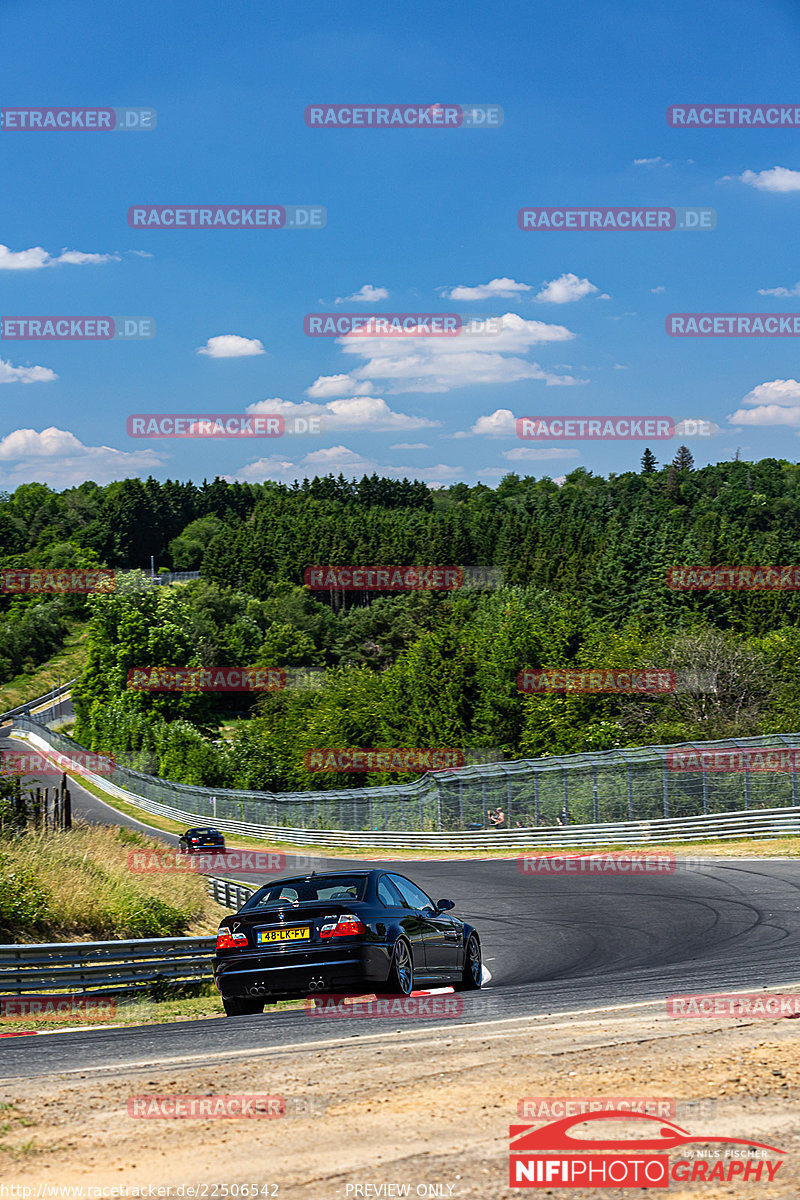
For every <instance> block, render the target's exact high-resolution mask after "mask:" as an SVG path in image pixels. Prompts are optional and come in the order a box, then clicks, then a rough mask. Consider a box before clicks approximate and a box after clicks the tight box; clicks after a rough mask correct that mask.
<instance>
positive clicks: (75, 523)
mask: <svg viewBox="0 0 800 1200" xmlns="http://www.w3.org/2000/svg"><path fill="white" fill-rule="evenodd" d="M151 555H152V556H153V557H154V559H155V563H156V565H157V567H160V568H168V569H171V570H175V571H199V572H200V576H201V577H200V578H199V579H197V580H193V581H191V582H189V583H183V584H175V585H172V586H168V587H163V588H156V587H153V586H151V585H150V584H148V583H147V582H146V580H145V579H143V578H142V576H141V575H140V574H137V572H140V571H142V570H144V571H146V572H147V573H149V569H150V557H151ZM329 563H330V564H341V565H407V564H410V565H431V564H434V565H436V564H440V565H442V564H445V565H451V564H452V565H460V566H480V567H484V568H488V567H491V568H493V569H494V571H495V572H496V584H495V586H492V587H465V588H463V589H460V590H455V591H450V592H432V591H422V590H420V591H410V592H402V593H381V592H357V591H351V592H342V591H337V592H312V591H310V590H309V589H308V588H306V587H304V585H303V575H304V570H305V569H306V568H307V567H310V566H314V565H321V564H329ZM715 564H724V565H743V564H763V565H767V564H771V565H781V566H786V565H791V564H800V466H798V465H797V464H793V463H790V462H786V461H780V460H777V459H765V460H762V461H760V462H752V463H750V462H740V461H734V462H725V463H719V464H716V465H713V466H708V467H704V468H702V469H694V466H693V463H692V459H691V454H690V453H689V452H688V451H687V450H685V449H684V448H682V449H681V451H679V452H678V454H677V455H676V457H675V460H674V461H673V462H672V463H670V464H667V465H663V466H661V465H659V464H658V463H657V462H656V461H655V459H654V456H653V455H652V454H651V453H650V452H649V451H647V452H645V454H644V455H643V457H642V460H641V463H639V464H637V465H636V469H635V470H632V471H630V472H627V473H625V474H621V475H612V476H610V477H608V478H603V477H600V476H595V475H593V474H592V473H591V472H589V471H586V470H584V469H578V470H575V471H573V472H571V473H570V474H569V475H567V476H566V478H565V479H564V481H563V482H561V483H560V484H559V483H556V482H553V481H552V480H550V479H546V478H545V479H538V480H537V479H533V478H530V477H526V478H521V477H519V476H518V475H515V474H510V475H507V476H506V477H505V478H504V479H503V480H502V482H501V483H499V484H498V485H497V487H495V488H490V487H487V486H484V485H477V486H468V485H466V484H456V485H455V486H452V487H449V488H444V489H438V490H430V489H429V488H428V487H427V486H426V485H425V484H423V483H420V482H416V481H415V482H411V481H408V480H402V481H397V480H392V479H381V478H378V477H377V476H372V477H367V476H365V477H364V478H362V479H361V480H360V481H356V480H352V481H348V480H346V479H344V478H343V477H342V476H339V477H338V478H333V477H327V478H316V479H313V480H310V481H309V480H306V481H304V482H303V483H302V484H296V485H294V486H285V485H281V484H277V483H265V484H244V483H228V482H225V481H224V480H221V479H216V480H214V482H213V483H203V484H202V485H200V486H196V485H194V484H192V483H179V482H176V481H169V480H168V481H167V482H165V483H159V482H158V481H156V480H155V479H152V478H151V479H147V480H140V479H127V480H122V481H119V482H116V483H112V484H109V485H108V486H106V487H100V486H98V485H96V484H93V483H84V484H82V485H80V486H79V487H75V488H69V489H66V490H65V491H62V492H56V491H53V490H51V489H49V488H47V487H45V486H44V485H42V484H25V485H22V486H21V487H19V488H17V490H16V491H15V492H14V493H13V494H12V495H6V496H2V497H0V565H1V566H2V567H6V568H8V567H12V568H19V567H64V566H93V565H104V566H108V567H112V568H115V569H116V570H117V571H118V572H120V574H119V575H118V586H117V589H116V591H115V592H113V593H112V594H110V595H103V596H81V595H72V596H55V597H54V596H47V595H45V596H37V597H33V596H12V595H8V594H5V595H1V596H0V625H2V639H0V682H2V681H3V680H4V679H7V678H10V677H11V676H12V675H14V674H15V673H16V672H17V671H20V670H29V669H31V668H32V667H33V666H35V665H36V664H37V663H39V662H41V661H43V660H44V659H46V658H47V657H48V656H49V655H51V654H52V653H53V652H54V651H55V650H56V649H57V648H58V646H59V645H60V644H61V641H62V640H63V636H64V631H65V629H66V627H67V623H68V622H69V621H70V620H76V619H77V620H86V621H88V623H89V625H88V628H89V657H88V662H87V666H86V668H85V671H84V673H83V675H82V677H81V679H80V681H79V684H78V686H77V687H76V689H75V691H74V693H73V697H74V703H75V709H76V714H77V718H76V724H75V729H74V736H75V737H76V738H77V739H78V740H79V741H81V742H83V743H84V744H85V745H88V746H90V747H91V748H92V749H97V750H104V751H108V752H112V753H114V754H115V755H116V756H117V757H118V759H119V760H120V761H124V762H130V763H131V764H134V765H139V766H141V767H142V768H143V769H146V770H150V771H153V772H156V773H159V774H162V775H164V776H167V777H169V778H172V779H175V780H178V781H182V782H187V783H197V784H200V783H202V784H208V785H209V786H220V787H223V786H240V787H252V788H264V789H271V790H304V789H307V788H325V787H342V786H350V785H356V784H363V783H365V782H369V783H376V784H380V783H382V782H385V781H386V779H387V778H392V779H394V780H396V779H398V778H402V777H398V776H391V777H386V776H380V775H370V776H368V777H365V776H363V775H355V774H352V775H343V774H327V775H326V774H324V773H315V774H310V773H309V772H308V771H307V770H306V769H305V767H304V763H303V755H304V753H305V751H306V750H308V749H314V748H318V747H326V746H334V747H339V746H351V747H380V746H409V747H417V746H419V747H425V746H436V747H439V746H441V747H445V746H447V747H463V748H481V747H482V748H485V749H491V750H493V751H496V752H497V751H502V754H503V755H504V756H505V757H506V758H515V757H528V756H537V755H547V754H563V753H571V752H576V751H580V750H599V749H608V748H613V747H620V746H626V745H639V744H644V743H653V742H658V743H664V742H677V741H684V740H696V739H698V740H699V739H704V740H705V739H710V738H722V737H729V736H730V737H733V736H749V735H753V734H758V733H769V732H784V733H785V732H792V731H795V730H797V729H800V682H798V679H800V674H799V673H798V665H800V630H798V612H799V611H800V608H799V606H800V601H799V600H798V595H797V593H795V592H792V591H772V592H764V591H761V592H758V591H755V592H754V591H739V592H736V591H689V592H681V591H675V590H672V589H671V588H670V587H668V586H667V570H668V568H669V567H670V566H674V565H715ZM144 665H167V666H190V667H191V666H200V667H209V666H245V665H247V666H250V665H262V666H284V667H292V668H298V669H302V668H312V669H315V670H317V671H319V670H324V672H325V674H324V686H322V687H317V688H297V689H289V690H286V691H284V692H278V693H270V694H266V695H262V696H259V697H257V696H255V695H253V694H248V693H242V694H238V695H236V696H231V695H230V694H228V695H220V694H202V693H190V692H182V693H157V694H156V693H146V692H132V691H130V690H128V688H127V673H128V671H129V670H130V669H132V668H133V667H141V666H144ZM541 666H547V667H565V666H571V667H579V668H589V667H621V668H639V667H656V668H658V669H661V670H671V671H675V672H676V673H677V674H678V675H679V676H680V677H681V678H682V679H684V680H689V682H688V683H687V684H686V685H685V686H683V687H681V688H680V689H678V690H676V691H675V692H674V693H673V694H669V695H661V696H658V697H652V696H647V695H642V694H638V695H637V694H634V695H613V694H606V695H586V694H582V693H576V694H537V695H523V694H521V693H520V691H519V690H518V688H517V682H516V680H517V674H518V672H519V671H520V670H522V669H523V668H528V667H541ZM692 680H693V681H694V682H692Z"/></svg>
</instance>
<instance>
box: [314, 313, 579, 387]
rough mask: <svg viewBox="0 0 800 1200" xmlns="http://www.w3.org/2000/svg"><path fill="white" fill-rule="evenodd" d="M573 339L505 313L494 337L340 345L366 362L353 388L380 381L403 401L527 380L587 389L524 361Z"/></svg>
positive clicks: (560, 329) (341, 341) (353, 337)
mask: <svg viewBox="0 0 800 1200" xmlns="http://www.w3.org/2000/svg"><path fill="white" fill-rule="evenodd" d="M574 337H575V334H574V333H572V332H571V331H570V330H569V329H567V328H565V326H563V325H549V324H547V323H546V322H544V321H526V320H525V319H524V318H523V317H520V316H518V315H517V314H516V313H506V314H505V315H504V316H503V318H502V328H501V330H500V332H499V333H498V334H496V335H493V336H483V337H477V336H472V337H470V336H468V335H466V336H464V335H459V336H457V337H427V338H426V337H415V338H403V337H384V338H376V337H365V336H364V335H362V334H348V335H347V336H346V337H342V338H337V345H338V346H339V347H340V348H341V350H342V352H343V353H344V354H348V355H352V356H357V357H359V358H361V359H363V360H364V363H363V365H362V366H360V367H357V368H356V369H355V370H353V371H351V372H350V373H349V375H348V376H347V380H348V385H349V386H350V387H352V384H353V383H355V384H356V385H358V384H360V383H364V382H368V381H371V380H377V381H379V386H380V388H381V390H382V391H385V392H387V393H388V394H389V395H399V394H401V393H405V392H448V391H450V390H451V389H453V388H459V387H467V386H469V385H471V384H481V383H483V384H499V383H517V382H519V381H520V380H526V379H541V380H543V381H544V382H545V383H547V384H549V385H551V386H558V385H560V386H571V385H574V384H578V383H584V382H586V381H585V380H580V379H574V378H573V377H572V376H571V375H553V374H552V373H551V372H549V371H546V370H544V368H542V367H541V366H539V364H538V363H535V362H529V361H528V360H527V359H525V358H522V357H520V355H521V354H525V353H526V352H527V351H528V350H529V349H530V348H531V346H534V345H538V344H544V343H549V342H563V341H571V340H572V339H574ZM329 380H330V376H322V377H321V378H320V379H318V380H317V381H316V383H314V384H313V385H312V387H310V388H309V389H308V390H307V393H306V394H307V395H314V396H316V395H318V394H319V389H320V388H322V387H325V386H327V381H329ZM341 386H344V384H342V385H341ZM371 390H372V389H371ZM323 394H324V393H323Z"/></svg>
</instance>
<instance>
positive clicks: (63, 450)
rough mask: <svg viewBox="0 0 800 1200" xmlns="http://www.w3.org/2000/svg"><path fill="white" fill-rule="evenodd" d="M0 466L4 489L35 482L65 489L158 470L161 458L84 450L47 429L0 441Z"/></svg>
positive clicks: (16, 432)
mask: <svg viewBox="0 0 800 1200" xmlns="http://www.w3.org/2000/svg"><path fill="white" fill-rule="evenodd" d="M0 463H2V464H3V467H2V469H0V480H2V484H3V486H4V487H16V486H17V484H20V483H30V482H34V481H36V482H41V483H49V484H52V485H53V486H54V487H59V488H65V487H72V486H73V485H75V484H78V483H83V482H84V480H86V479H92V480H94V482H95V483H100V484H105V483H110V482H111V481H112V480H114V479H127V478H129V477H130V476H132V475H141V474H144V473H145V472H150V471H152V470H153V469H155V468H158V467H160V466H161V465H162V463H163V456H162V455H160V454H158V453H157V452H156V451H154V450H135V451H132V452H128V451H124V450H115V449H114V448H113V447H111V446H85V445H84V444H83V443H82V442H80V441H79V440H78V438H76V437H75V435H74V434H73V433H69V432H68V430H66V429H57V428H56V427H55V426H50V428H49V429H43V430H42V431H41V433H39V432H38V431H37V430H35V429H15V430H14V432H13V433H9V434H7V435H6V437H4V438H2V439H0Z"/></svg>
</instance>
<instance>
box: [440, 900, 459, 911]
mask: <svg viewBox="0 0 800 1200" xmlns="http://www.w3.org/2000/svg"><path fill="white" fill-rule="evenodd" d="M455 906H456V902H455V900H437V901H436V911H437V912H449V911H450V909H451V908H455Z"/></svg>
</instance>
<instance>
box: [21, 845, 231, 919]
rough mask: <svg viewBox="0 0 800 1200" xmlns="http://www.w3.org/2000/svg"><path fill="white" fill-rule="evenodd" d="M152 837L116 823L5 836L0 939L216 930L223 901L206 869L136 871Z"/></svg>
mask: <svg viewBox="0 0 800 1200" xmlns="http://www.w3.org/2000/svg"><path fill="white" fill-rule="evenodd" d="M139 849H143V850H154V851H159V850H162V849H163V846H162V845H161V843H160V842H158V841H157V840H156V839H155V838H153V837H148V836H147V835H146V834H142V833H138V832H134V831H132V830H129V829H124V828H120V827H117V826H113V825H87V824H84V823H83V822H76V824H75V825H74V827H73V828H72V829H71V830H68V831H65V832H56V831H53V830H48V831H47V832H28V833H24V834H22V835H19V836H15V837H5V838H4V839H3V840H2V841H0V940H3V941H13V942H36V941H39V942H40V941H103V940H107V939H112V938H143V937H180V936H185V935H189V936H192V935H200V934H204V933H213V932H216V929H217V925H218V923H219V917H220V913H221V909H220V907H219V905H217V904H215V903H214V901H213V900H212V899H211V897H210V896H209V895H208V893H207V892H206V881H205V879H204V878H203V877H202V876H193V875H189V874H184V873H175V872H170V873H158V872H156V873H153V874H144V873H136V872H133V871H132V870H131V869H130V867H129V864H128V856H129V854H130V853H131V852H132V851H134V850H139Z"/></svg>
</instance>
